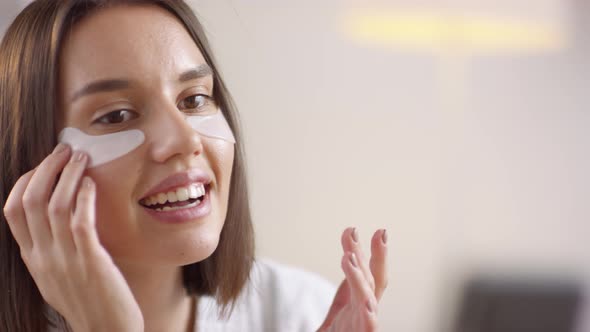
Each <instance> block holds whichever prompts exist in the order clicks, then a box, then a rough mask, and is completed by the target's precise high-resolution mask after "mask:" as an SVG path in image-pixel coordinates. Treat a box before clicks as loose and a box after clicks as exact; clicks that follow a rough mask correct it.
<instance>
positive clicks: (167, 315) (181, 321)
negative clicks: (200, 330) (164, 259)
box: [117, 264, 196, 332]
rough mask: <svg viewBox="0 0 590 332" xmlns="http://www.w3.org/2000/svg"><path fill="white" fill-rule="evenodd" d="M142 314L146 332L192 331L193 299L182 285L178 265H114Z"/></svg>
mask: <svg viewBox="0 0 590 332" xmlns="http://www.w3.org/2000/svg"><path fill="white" fill-rule="evenodd" d="M117 265H118V266H119V268H120V269H121V272H122V273H123V275H124V276H125V279H126V280H127V284H129V287H130V288H131V291H132V293H133V295H134V296H135V300H136V301H137V303H138V304H139V307H140V309H141V312H142V314H143V319H144V324H145V331H146V332H160V331H162V332H163V331H187V332H192V331H194V326H193V323H194V319H195V316H194V313H195V311H196V310H195V309H196V308H195V306H196V299H195V297H194V296H189V295H188V294H187V293H186V290H185V288H184V285H183V279H182V268H181V267H153V266H137V265H134V266H130V265H128V264H121V265H119V264H117Z"/></svg>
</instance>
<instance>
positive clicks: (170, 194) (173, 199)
mask: <svg viewBox="0 0 590 332" xmlns="http://www.w3.org/2000/svg"><path fill="white" fill-rule="evenodd" d="M166 195H168V202H170V203H174V202H176V201H178V197H176V192H174V191H170V192H168V193H167V194H166Z"/></svg>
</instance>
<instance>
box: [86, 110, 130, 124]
mask: <svg viewBox="0 0 590 332" xmlns="http://www.w3.org/2000/svg"><path fill="white" fill-rule="evenodd" d="M136 117H137V114H135V113H134V112H131V111H129V110H116V111H113V112H110V113H107V114H105V115H103V116H101V117H100V118H98V119H96V121H95V122H98V123H102V124H119V123H123V122H125V121H129V120H131V119H133V118H136Z"/></svg>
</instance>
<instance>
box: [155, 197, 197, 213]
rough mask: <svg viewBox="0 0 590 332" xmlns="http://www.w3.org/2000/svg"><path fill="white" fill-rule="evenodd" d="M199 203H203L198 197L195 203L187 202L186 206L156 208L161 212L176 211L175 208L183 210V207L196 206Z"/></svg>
mask: <svg viewBox="0 0 590 332" xmlns="http://www.w3.org/2000/svg"><path fill="white" fill-rule="evenodd" d="M199 204H201V200H200V199H197V200H196V201H194V202H193V203H191V204H187V205H185V206H164V207H162V208H157V209H155V210H156V211H159V212H163V211H175V210H182V209H190V208H192V207H195V206H197V205H199Z"/></svg>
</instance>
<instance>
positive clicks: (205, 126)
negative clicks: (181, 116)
mask: <svg viewBox="0 0 590 332" xmlns="http://www.w3.org/2000/svg"><path fill="white" fill-rule="evenodd" d="M186 121H187V122H188V123H189V124H190V125H191V127H193V129H194V130H195V131H197V132H198V133H199V134H201V135H204V136H208V137H211V138H219V139H222V140H224V141H228V142H230V143H234V144H235V143H236V139H235V138H234V134H233V133H232V131H231V128H230V127H229V124H228V123H227V121H226V120H225V117H224V116H223V113H222V112H221V110H218V111H217V112H215V114H212V115H205V116H201V115H189V116H187V117H186Z"/></svg>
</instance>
